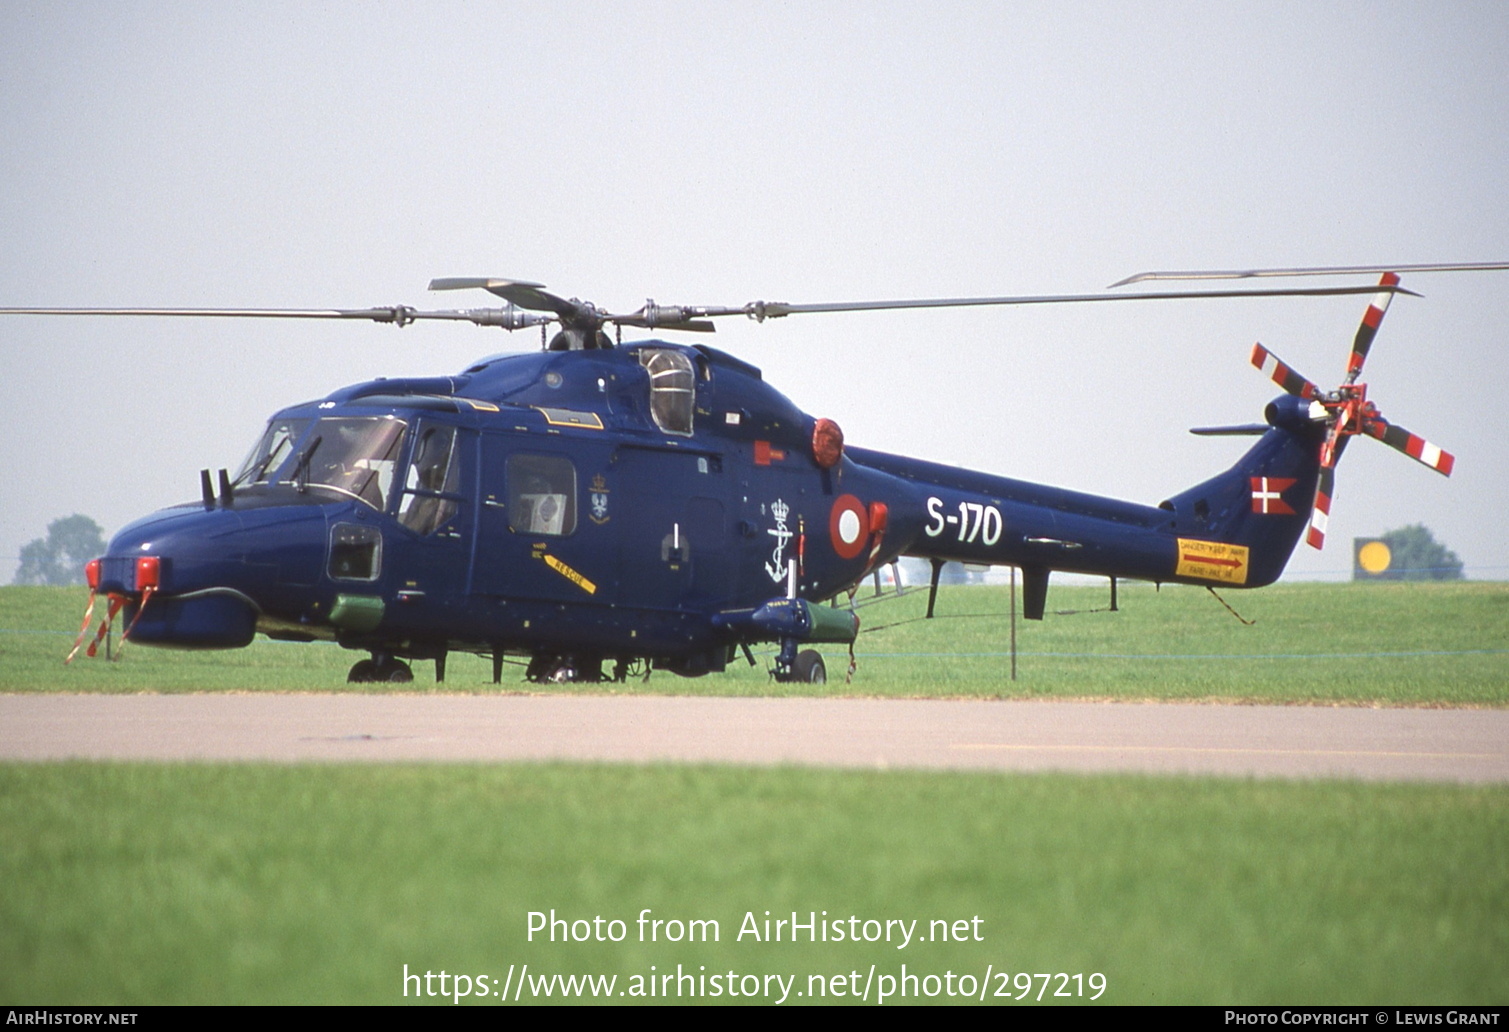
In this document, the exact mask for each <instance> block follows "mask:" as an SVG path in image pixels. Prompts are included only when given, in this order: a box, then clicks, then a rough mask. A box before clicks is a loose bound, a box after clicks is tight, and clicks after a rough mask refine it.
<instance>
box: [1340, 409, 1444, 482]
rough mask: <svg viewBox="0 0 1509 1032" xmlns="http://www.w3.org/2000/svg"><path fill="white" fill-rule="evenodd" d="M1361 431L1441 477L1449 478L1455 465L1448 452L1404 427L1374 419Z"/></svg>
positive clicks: (1365, 423)
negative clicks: (1427, 467)
mask: <svg viewBox="0 0 1509 1032" xmlns="http://www.w3.org/2000/svg"><path fill="white" fill-rule="evenodd" d="M1362 429H1363V430H1364V431H1365V432H1366V433H1367V434H1368V436H1370V437H1376V438H1378V440H1380V441H1382V442H1383V443H1384V444H1386V445H1388V446H1389V447H1390V448H1394V449H1396V450H1398V451H1402V452H1403V453H1404V454H1406V455H1408V456H1409V457H1410V458H1412V459H1414V460H1415V461H1416V462H1418V463H1420V464H1421V465H1424V466H1429V467H1430V468H1431V469H1433V470H1435V471H1436V472H1437V473H1440V474H1441V475H1442V476H1447V477H1449V476H1451V470H1452V467H1454V466H1455V465H1456V464H1457V460H1456V457H1455V456H1454V455H1452V454H1451V452H1448V451H1442V450H1441V449H1440V448H1437V447H1436V446H1435V445H1433V444H1431V443H1430V442H1429V441H1427V440H1426V439H1425V438H1423V437H1421V436H1420V435H1419V434H1412V433H1410V432H1409V431H1408V430H1406V429H1404V427H1402V426H1399V425H1397V424H1395V423H1390V422H1389V421H1388V420H1386V419H1383V418H1381V417H1374V418H1373V419H1369V420H1366V421H1365V422H1364V423H1363V424H1362Z"/></svg>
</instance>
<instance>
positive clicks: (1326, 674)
mask: <svg viewBox="0 0 1509 1032" xmlns="http://www.w3.org/2000/svg"><path fill="white" fill-rule="evenodd" d="M861 598H863V595H861ZM1227 598H1228V600H1229V601H1231V602H1232V603H1233V604H1234V605H1235V606H1236V607H1237V608H1238V610H1240V611H1241V612H1242V613H1243V614H1244V615H1245V616H1246V617H1248V618H1255V619H1256V623H1255V624H1254V625H1253V626H1244V625H1242V624H1240V623H1238V622H1237V621H1236V620H1235V619H1233V618H1232V617H1231V616H1230V615H1229V614H1227V613H1226V612H1225V610H1223V609H1222V608H1221V607H1220V606H1219V605H1217V604H1216V603H1215V602H1214V601H1213V600H1212V599H1210V598H1209V596H1208V595H1206V594H1205V593H1204V592H1203V591H1199V590H1195V589H1187V588H1171V589H1165V590H1164V591H1163V592H1161V593H1156V594H1155V593H1154V591H1153V589H1152V588H1151V587H1150V586H1146V585H1124V586H1123V587H1122V591H1121V604H1122V610H1121V611H1120V612H1118V613H1107V612H1097V611H1095V610H1099V609H1103V608H1104V606H1105V604H1106V601H1107V597H1106V592H1105V590H1104V589H1103V588H1093V587H1092V588H1072V587H1058V586H1055V587H1054V588H1053V589H1052V591H1051V593H1050V597H1049V605H1050V613H1049V619H1048V620H1047V621H1045V622H1043V623H1041V624H1031V625H1028V624H1025V623H1024V624H1021V625H1019V628H1018V633H1019V644H1020V656H1019V662H1020V679H1019V680H1017V681H1015V682H1012V681H1011V680H1010V679H1009V678H1008V676H1007V671H1008V669H1009V662H1010V660H1009V656H1008V640H1009V633H1010V625H1009V622H1008V620H1007V619H1006V617H1005V614H1006V612H1007V608H1008V605H1009V601H1010V600H1009V597H1008V596H1007V594H1006V593H1005V591H1004V590H1001V589H993V588H978V587H970V588H955V589H944V591H943V592H942V593H941V594H940V598H939V612H940V619H938V620H935V621H932V622H928V621H924V620H922V619H921V616H922V611H923V608H924V606H925V594H924V593H922V592H918V593H915V594H912V595H909V596H906V597H903V598H902V599H899V600H895V601H892V602H887V603H885V604H883V605H880V606H875V607H867V608H865V609H864V610H863V611H862V615H863V618H864V626H865V628H866V632H865V633H864V634H863V635H862V636H861V638H860V641H859V643H858V648H857V654H858V658H859V671H858V676H857V677H856V679H855V682H854V683H853V684H852V685H850V686H844V685H842V684H841V683H835V684H831V685H829V686H827V687H825V688H816V687H814V686H805V685H785V686H776V685H772V684H771V683H770V682H769V680H768V678H767V676H766V675H765V673H764V671H763V669H756V670H750V669H748V668H746V667H743V666H737V667H734V668H731V670H730V672H729V673H728V674H726V675H722V676H711V677H707V678H702V679H700V680H694V681H688V680H683V679H680V678H676V677H672V676H667V675H663V674H658V675H656V676H655V677H654V678H653V679H652V680H651V681H649V682H648V683H639V682H633V683H630V684H628V685H616V686H606V687H604V686H591V685H581V686H565V687H561V688H555V689H552V690H559V691H579V692H597V691H615V692H625V691H628V692H674V693H697V694H728V695H734V694H771V693H780V694H796V693H803V694H805V693H809V692H810V693H821V694H837V693H843V694H866V695H877V696H945V697H950V696H952V697H974V698H981V697H985V698H994V697H1002V696H1017V697H1049V698H1101V699H1104V698H1113V699H1139V700H1140V699H1204V700H1212V699H1234V700H1243V701H1265V702H1284V703H1311V704H1348V705H1377V704H1384V705H1421V706H1442V705H1448V706H1503V705H1506V704H1509V585H1503V584H1484V583H1470V582H1469V583H1455V584H1396V585H1386V584H1366V585H1280V586H1277V587H1274V588H1269V589H1265V590H1263V591H1261V592H1254V593H1245V594H1244V593H1237V592H1232V593H1229V594H1228V595H1227ZM83 601H84V600H83V597H82V593H81V592H78V591H64V590H59V589H37V588H0V691H9V692H34V691H46V692H75V691H79V692H100V691H105V692H140V691H154V692H156V691H163V692H187V691H289V690H293V691H328V690H348V689H347V686H346V684H345V681H344V677H345V671H346V669H347V667H349V665H350V663H351V662H352V660H353V658H354V656H353V654H351V653H348V652H345V651H343V650H341V649H338V648H335V647H333V646H327V645H288V644H279V643H275V642H269V641H265V640H260V641H258V642H257V643H256V644H254V645H253V646H252V647H251V648H248V649H243V650H239V651H235V652H223V653H179V652H171V651H163V650H150V649H145V648H138V647H131V648H128V649H127V650H126V653H125V657H124V659H123V660H122V661H121V662H118V663H105V662H104V661H103V660H99V659H96V660H93V661H85V660H80V661H79V662H77V663H75V664H74V665H72V666H69V667H64V666H63V665H62V663H61V658H62V656H63V655H64V654H65V653H66V651H67V648H68V646H69V645H70V644H71V641H72V636H73V634H74V633H75V632H76V631H77V628H78V620H79V617H80V616H81V614H82V607H83ZM1053 610H1071V611H1075V612H1071V613H1065V614H1059V615H1055V613H1054V612H1053ZM825 651H826V652H827V657H828V664H829V671H830V673H831V674H833V675H835V679H836V680H837V679H838V678H840V677H841V672H842V670H843V667H844V666H845V665H846V662H847V656H846V655H845V654H844V653H843V652H841V651H840V650H836V649H831V650H825ZM516 669H517V668H510V671H511V672H512V671H516ZM417 673H418V675H419V677H418V680H417V681H416V683H415V684H414V685H412V686H408V690H416V691H421V692H424V691H433V690H435V686H434V685H433V683H432V682H431V681H430V680H429V676H428V672H427V671H425V670H423V669H420V670H418V671H417ZM516 678H517V674H516V673H513V674H512V675H511V679H510V681H509V682H508V683H505V684H504V685H503V686H502V688H501V689H500V688H498V687H495V686H493V685H491V684H490V683H489V682H490V665H489V664H488V663H487V662H485V661H483V660H480V659H475V658H473V657H465V656H458V657H454V658H453V659H452V661H451V665H450V670H449V678H448V680H447V682H446V683H445V685H444V686H443V687H444V689H445V690H447V691H458V690H459V691H473V692H495V691H499V690H503V691H517V690H522V689H525V688H529V689H530V690H534V689H533V688H532V687H531V686H525V685H522V684H521V683H520V682H519V681H518V680H517V679H516ZM350 690H357V691H372V690H376V689H374V688H372V687H370V686H364V687H361V688H352V689H350ZM1506 804H1509V788H1506V787H1504V786H1486V787H1462V786H1443V785H1409V784H1403V785H1379V784H1359V783H1351V782H1323V781H1317V782H1293V783H1291V782H1278V781H1261V782H1259V781H1240V780H1220V779H1197V778H1156V777H1125V776H1122V777H1114V776H1071V775H1030V776H1024V775H1003V774H989V773H926V772H905V771H900V772H885V773H880V772H852V771H823V770H791V769H775V770H766V769H758V770H750V769H741V768H719V767H698V766H679V767H671V766H653V767H643V768H640V767H629V766H611V765H587V764H580V765H564V764H561V765H539V766H528V765H499V766H480V765H415V764H406V765H384V766H366V765H363V766H338V765H327V766H318V765H314V766H273V765H250V764H248V765H194V764H165V765H158V764H120V763H98V764H82V763H46V764H14V763H10V764H7V763H0V1000H4V1001H5V1002H7V1003H19V1004H25V1005H40V1004H48V1003H57V1004H75V1005H77V1004H115V1005H128V1006H129V1005H135V1004H161V1003H362V1004H387V1003H402V1002H405V1000H406V998H405V997H404V995H403V990H404V982H403V980H402V974H403V971H404V965H408V967H409V970H410V971H411V973H423V972H434V973H436V974H438V973H439V972H440V971H441V970H445V971H446V972H447V973H448V974H450V975H454V974H457V973H466V974H467V976H468V980H469V981H472V982H473V984H476V982H475V979H477V978H479V977H486V978H488V979H492V978H497V979H498V980H499V981H500V982H501V981H502V980H503V979H505V978H508V977H510V975H509V972H510V971H511V970H513V968H514V967H518V966H521V965H523V964H526V963H527V964H529V965H530V971H531V975H532V976H533V977H538V976H540V975H555V974H560V975H610V976H616V977H617V978H618V979H619V980H620V981H619V982H618V983H615V990H614V991H615V992H617V991H620V990H624V989H626V988H627V989H630V990H632V988H633V982H631V981H630V980H632V979H635V978H637V979H639V980H640V981H639V985H640V987H641V988H643V987H644V984H645V983H644V979H645V977H646V976H647V975H650V974H656V975H663V974H665V973H667V972H675V971H676V970H677V966H678V965H680V966H681V968H682V969H683V970H685V971H688V972H695V973H697V974H698V975H707V974H722V973H725V972H735V973H737V974H738V975H740V976H742V975H745V974H754V975H765V974H780V975H782V976H786V977H789V976H792V975H795V976H798V978H797V982H796V983H795V984H794V985H793V990H794V991H803V992H805V991H807V990H808V989H810V988H812V986H811V985H809V983H808V982H807V978H808V977H809V976H814V975H823V976H828V977H829V978H830V979H831V978H832V977H834V976H839V975H848V974H849V973H850V972H856V971H857V972H860V974H861V976H863V975H865V974H867V973H868V972H869V971H870V969H871V965H874V967H875V970H876V972H877V973H878V975H881V976H884V975H890V976H892V977H893V978H895V977H896V976H899V975H900V974H901V973H902V969H901V965H902V964H905V965H907V971H908V972H910V973H912V974H913V975H921V976H924V978H925V977H926V976H928V975H932V976H940V977H941V976H944V975H945V974H947V973H949V972H952V973H953V975H954V976H955V979H957V978H958V977H959V976H961V975H969V976H970V977H971V978H972V979H973V980H974V982H973V984H974V985H975V986H978V985H979V982H980V980H981V979H982V978H983V976H984V975H985V973H986V971H987V968H988V969H989V970H990V971H991V972H992V979H993V981H991V983H990V984H989V985H988V986H987V990H988V992H989V993H990V994H991V995H989V996H988V999H989V1001H990V1002H996V1003H1007V1002H1012V1003H1014V1002H1015V1001H1008V1000H1005V999H1002V998H998V997H996V996H994V995H993V993H994V992H995V991H996V990H997V989H1000V988H1002V987H1003V986H1002V984H1001V983H1000V982H999V980H998V976H999V974H1000V973H1002V972H1006V973H1009V974H1011V975H1013V976H1016V975H1020V974H1023V973H1028V974H1030V973H1037V972H1044V973H1056V972H1063V973H1065V974H1066V975H1073V974H1082V975H1084V976H1086V977H1088V976H1089V975H1091V974H1095V973H1099V974H1102V975H1104V976H1105V978H1106V980H1107V989H1106V991H1105V993H1104V994H1103V995H1102V996H1101V997H1100V1001H1099V1002H1103V1003H1112V1004H1127V1003H1206V1004H1227V1005H1230V1004H1264V1003H1266V1004H1286V1005H1294V1004H1322V1003H1332V1004H1344V1003H1356V1004H1365V1005H1372V1004H1387V1003H1410V1004H1430V1003H1438V1004H1481V1005H1503V1004H1504V1003H1505V1002H1506V998H1509V983H1506V982H1505V980H1504V978H1503V963H1502V958H1503V957H1504V956H1506V955H1509V924H1506V923H1505V921H1504V920H1503V915H1504V914H1505V913H1509V806H1506ZM645 908H649V909H650V910H651V914H652V917H661V918H666V919H670V918H679V919H682V920H691V919H698V920H704V921H705V920H716V921H718V922H719V925H720V931H721V936H720V938H719V941H718V942H716V943H696V944H691V943H685V942H681V943H674V942H673V943H667V942H656V943H643V942H640V941H638V937H637V934H636V928H637V926H636V924H635V919H636V918H637V916H638V914H639V913H640V912H641V911H642V910H643V909H645ZM552 909H553V910H555V911H556V913H557V915H558V916H561V917H564V918H567V919H571V920H575V919H578V918H581V919H588V920H590V919H592V918H594V917H596V916H599V915H601V916H603V917H604V918H609V919H611V918H617V919H620V920H622V921H624V922H625V929H626V933H627V934H626V937H625V941H623V942H619V943H598V942H559V941H558V942H555V943H550V942H546V941H542V940H541V939H540V938H538V937H537V938H536V939H535V941H530V940H529V938H528V934H527V922H528V920H529V917H528V915H529V914H530V913H531V912H545V913H548V912H549V911H550V910H552ZM767 910H768V911H770V913H771V916H772V918H779V917H783V916H784V917H788V918H789V915H790V914H791V913H792V912H797V913H799V914H801V915H806V914H808V913H810V912H813V911H816V912H818V913H819V916H820V917H821V916H822V915H821V912H822V911H825V910H826V911H827V912H828V913H827V918H828V919H829V920H832V919H835V918H843V917H847V916H848V915H851V914H852V915H857V916H859V917H860V918H862V919H877V920H886V919H895V918H900V919H903V920H917V921H918V922H919V926H920V928H922V929H926V928H927V926H928V924H929V922H931V921H933V920H947V921H950V922H952V921H957V920H965V921H968V920H970V919H972V918H974V917H976V916H978V917H979V918H980V919H981V920H980V926H979V927H980V929H981V933H982V938H983V941H978V942H976V941H973V940H969V939H967V940H965V941H958V942H934V941H929V942H915V943H913V944H912V945H910V946H908V947H907V948H906V949H904V950H897V949H895V948H894V946H893V945H888V944H886V943H884V942H881V943H873V944H870V943H852V942H843V943H834V942H828V943H822V942H819V943H808V942H798V943H792V942H789V941H785V942H780V943H771V942H757V941H753V940H751V939H750V938H749V937H747V936H746V937H745V938H744V939H743V940H742V941H740V940H739V939H738V938H737V933H738V930H739V927H740V925H741V924H742V922H743V919H744V916H745V915H746V914H753V915H754V917H755V919H756V920H760V921H763V919H764V917H765V912H766V911H767ZM481 984H483V985H488V983H481ZM828 984H829V985H830V987H831V986H832V985H833V983H832V982H829V983H828ZM954 984H956V985H957V984H958V983H954ZM1081 984H1083V983H1081ZM942 985H943V983H941V982H933V983H931V984H930V983H927V982H925V981H923V982H919V983H917V986H918V987H919V988H923V989H926V988H929V987H930V986H931V987H932V988H935V989H938V988H941V987H942ZM1040 985H1041V980H1034V981H1033V991H1034V992H1035V991H1036V990H1037V988H1038V987H1039V986H1040ZM1058 986H1059V984H1058V983H1057V982H1055V983H1054V985H1053V986H1052V987H1051V988H1050V990H1049V991H1050V992H1051V991H1052V988H1058ZM431 987H432V988H434V989H435V990H436V991H438V988H439V987H438V985H437V984H435V983H434V982H433V981H432V983H431ZM469 987H470V986H469ZM892 987H893V988H894V984H893V986H892ZM411 988H412V989H413V991H414V992H415V993H416V994H417V993H418V992H419V991H420V989H419V984H418V983H413V984H412V985H411ZM449 988H450V989H451V990H454V989H455V988H456V986H455V984H454V983H452V984H451V985H450V987H449ZM489 988H491V987H490V986H489ZM1004 988H1006V989H1007V990H1008V991H1012V992H1013V993H1015V991H1016V990H1017V989H1018V988H1019V983H1018V982H1016V981H1015V980H1014V979H1013V980H1010V981H1008V982H1007V983H1006V984H1005V986H1004ZM1089 992H1090V990H1089V989H1088V987H1087V988H1086V994H1087V995H1088V994H1089ZM525 998H526V999H527V998H528V997H527V995H526V997H525ZM872 998H873V997H872ZM614 999H615V1000H616V1002H624V1001H626V1000H627V999H628V998H627V997H615V998H614ZM794 999H796V998H794ZM799 999H800V1000H801V1001H806V1000H807V997H801V998H799ZM948 999H949V998H948V997H947V996H938V997H936V998H934V1002H947V1001H948ZM1049 999H1051V997H1049ZM1075 999H1076V998H1074V997H1070V998H1069V1001H1068V1002H1074V1001H1075ZM726 1000H727V997H726V996H725V997H722V998H719V999H717V1000H714V1001H713V1002H724V1001H726ZM407 1001H408V1002H426V1003H435V1002H443V1003H445V1004H446V1005H449V1004H450V999H449V997H447V998H445V999H443V1000H442V999H439V998H436V997H429V996H426V997H422V998H418V997H416V996H410V997H408V998H407ZM463 1002H464V1001H463ZM474 1002H477V1001H474ZM1045 1002H1046V1001H1045Z"/></svg>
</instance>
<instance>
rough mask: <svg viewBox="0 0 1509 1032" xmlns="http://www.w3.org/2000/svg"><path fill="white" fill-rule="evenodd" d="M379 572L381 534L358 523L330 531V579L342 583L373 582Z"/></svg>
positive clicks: (332, 528) (339, 524) (341, 524)
mask: <svg viewBox="0 0 1509 1032" xmlns="http://www.w3.org/2000/svg"><path fill="white" fill-rule="evenodd" d="M381 572H382V533H381V532H380V531H379V530H378V529H377V528H376V527H368V526H365V525H363V524H360V523H337V524H336V525H335V526H333V527H331V528H330V576H332V577H337V578H339V579H341V580H362V581H370V580H376V579H377V575H378V574H379V573H381Z"/></svg>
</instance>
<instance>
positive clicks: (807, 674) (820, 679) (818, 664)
mask: <svg viewBox="0 0 1509 1032" xmlns="http://www.w3.org/2000/svg"><path fill="white" fill-rule="evenodd" d="M791 679H792V680H793V681H800V682H802V683H804V684H827V683H828V668H827V667H826V666H824V665H823V657H822V655H821V654H820V653H819V652H818V651H817V650H816V649H804V650H803V651H801V652H798V653H797V654H796V662H795V663H793V664H791Z"/></svg>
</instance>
